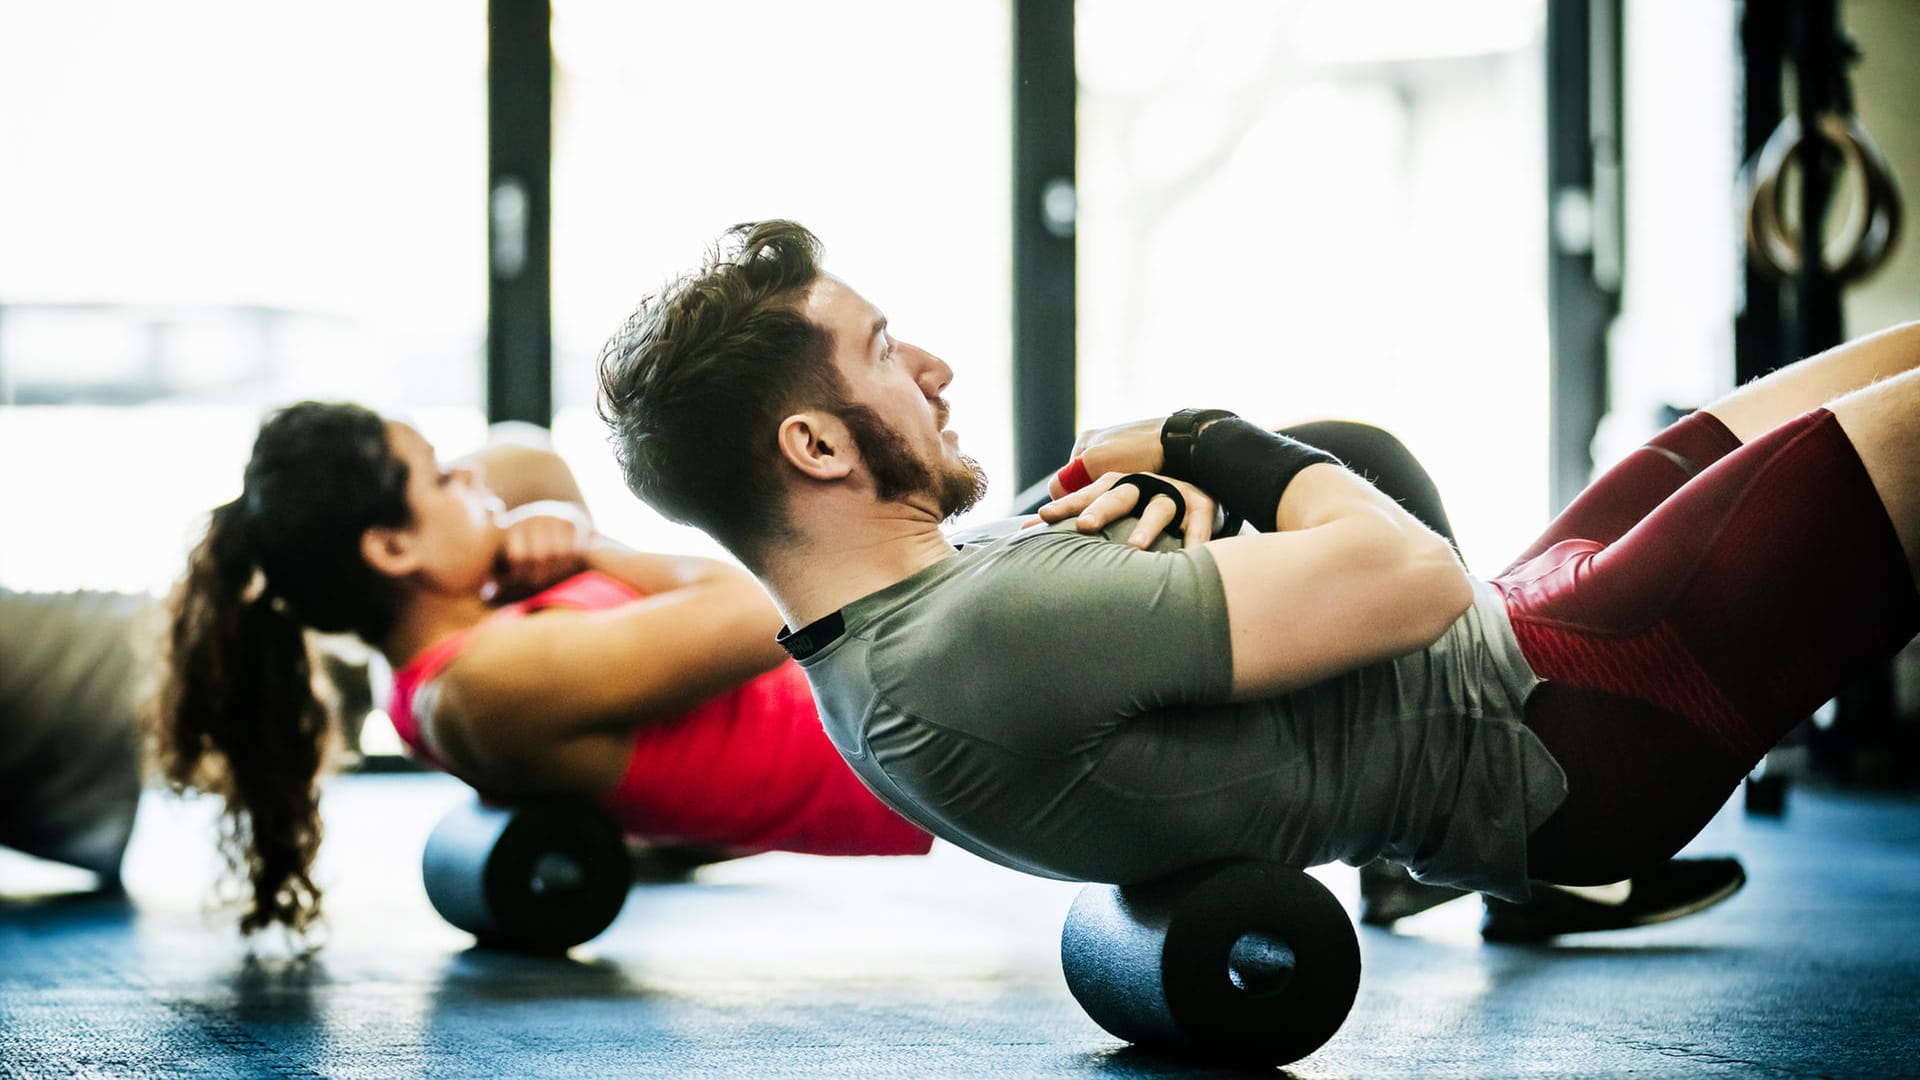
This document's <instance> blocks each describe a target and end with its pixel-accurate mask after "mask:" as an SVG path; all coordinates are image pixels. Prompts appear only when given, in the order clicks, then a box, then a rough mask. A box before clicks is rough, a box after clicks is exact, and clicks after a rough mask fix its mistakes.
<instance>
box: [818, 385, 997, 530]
mask: <svg viewBox="0 0 1920 1080" xmlns="http://www.w3.org/2000/svg"><path fill="white" fill-rule="evenodd" d="M839 416H840V419H841V420H842V421H843V422H844V423H845V424H846V425H847V430H848V431H850V432H852V433H853V446H854V449H856V450H858V451H859V452H860V460H861V461H864V462H866V465H867V471H868V472H870V473H872V474H873V483H874V487H875V488H877V489H878V494H879V496H880V500H881V501H882V502H899V501H901V500H903V499H905V498H906V497H907V496H910V495H925V496H927V497H928V498H930V499H932V500H933V503H934V505H935V506H936V507H938V508H939V511H940V520H942V521H945V520H947V519H948V518H951V517H955V516H957V515H959V514H964V513H966V512H967V511H968V510H971V509H973V507H974V504H976V503H978V502H979V501H980V500H981V498H983V497H984V496H985V495H986V493H987V473H986V470H985V469H982V468H981V467H980V463H979V462H977V461H975V460H973V459H972V458H970V457H966V456H964V455H962V456H961V458H960V460H959V461H958V462H956V463H952V464H949V463H948V462H946V461H939V462H935V463H933V464H929V463H928V462H926V461H925V460H923V459H922V458H921V457H920V456H919V455H918V454H915V453H914V452H913V446H912V445H911V444H909V443H908V442H907V440H906V438H905V437H904V436H902V435H901V434H900V433H899V432H898V431H895V430H894V429H893V428H891V427H889V426H888V425H887V422H886V421H884V420H882V419H880V416H879V414H877V413H875V412H874V411H873V410H872V409H869V408H867V407H866V406H864V405H846V406H843V407H842V408H841V409H840V410H839Z"/></svg>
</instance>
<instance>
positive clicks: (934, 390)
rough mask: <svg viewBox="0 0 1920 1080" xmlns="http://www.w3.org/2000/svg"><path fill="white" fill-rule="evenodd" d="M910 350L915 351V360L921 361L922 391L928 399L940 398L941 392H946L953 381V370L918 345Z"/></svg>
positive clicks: (943, 361) (920, 379)
mask: <svg viewBox="0 0 1920 1080" xmlns="http://www.w3.org/2000/svg"><path fill="white" fill-rule="evenodd" d="M908 348H910V349H912V350H913V351H914V353H915V357H914V358H915V359H916V360H918V361H919V365H920V370H919V382H920V389H921V391H922V392H923V393H925V394H926V395H927V396H928V397H939V396H940V392H941V391H943V390H945V389H946V388H947V384H948V383H951V382H952V381H953V369H952V368H950V367H948V366H947V362H946V361H945V360H942V359H940V358H939V357H937V356H935V355H933V354H932V353H930V352H928V351H927V350H925V349H922V348H920V347H919V346H917V345H910V346H908Z"/></svg>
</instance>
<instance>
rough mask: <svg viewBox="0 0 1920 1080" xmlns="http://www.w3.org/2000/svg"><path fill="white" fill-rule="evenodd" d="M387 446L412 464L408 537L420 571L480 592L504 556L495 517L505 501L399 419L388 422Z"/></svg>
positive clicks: (444, 583)
mask: <svg viewBox="0 0 1920 1080" xmlns="http://www.w3.org/2000/svg"><path fill="white" fill-rule="evenodd" d="M387 444H388V446H389V448H390V449H391V450H392V452H393V455H394V456H395V457H397V458H399V459H400V460H401V461H403V462H405V463H406V466H407V509H408V510H409V511H410V512H411V513H412V515H413V523H412V524H411V525H410V526H408V527H407V529H406V530H404V531H405V533H406V534H407V538H408V541H409V542H410V543H411V545H412V547H413V553H414V555H415V557H416V558H417V559H418V561H419V568H418V572H419V573H421V574H423V575H424V576H425V577H426V578H427V579H428V580H429V581H431V582H433V583H434V584H436V585H438V586H441V587H443V588H446V589H448V590H450V591H456V592H470V591H475V590H479V589H481V588H482V587H484V586H485V585H486V584H487V582H488V581H490V580H491V579H492V577H493V574H494V569H495V566H494V564H495V560H496V559H497V558H498V556H499V553H500V538H501V531H500V527H499V526H498V525H496V524H495V514H496V512H497V511H498V510H499V509H500V508H501V507H500V500H499V499H498V498H497V497H495V496H494V494H493V493H492V492H490V491H488V490H487V489H486V486H485V485H484V484H482V483H481V482H480V480H479V478H478V477H476V476H474V474H473V472H472V470H470V469H465V468H453V469H448V468H443V467H442V466H441V464H440V460H439V458H438V457H436V456H435V455H434V452H433V444H432V443H429V442H428V441H427V440H426V439H424V438H422V437H421V435H420V433H419V432H417V431H415V430H413V428H411V427H408V426H407V425H406V424H403V423H400V422H399V421H397V420H389V421H388V422H387Z"/></svg>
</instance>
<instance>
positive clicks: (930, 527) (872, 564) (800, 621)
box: [760, 508, 954, 630]
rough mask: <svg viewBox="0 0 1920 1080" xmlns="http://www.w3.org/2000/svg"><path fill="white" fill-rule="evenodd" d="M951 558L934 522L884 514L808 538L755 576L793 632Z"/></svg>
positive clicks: (951, 549) (909, 516) (916, 516)
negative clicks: (762, 584)
mask: <svg viewBox="0 0 1920 1080" xmlns="http://www.w3.org/2000/svg"><path fill="white" fill-rule="evenodd" d="M882 509H883V510H885V509H886V508H882ZM953 553H954V548H953V545H952V544H950V543H948V542H947V538H946V536H945V535H944V534H943V533H941V531H940V523H939V522H938V521H932V520H929V519H927V518H926V517H925V516H924V515H918V514H906V515H894V514H888V513H884V512H883V513H880V514H877V515H875V516H872V517H869V518H867V519H866V520H863V521H857V522H851V523H845V524H840V525H838V526H836V527H833V528H828V529H823V530H819V531H817V532H815V533H812V534H811V535H808V536H807V539H804V540H802V541H801V542H799V543H797V544H795V545H793V546H792V547H790V548H788V549H787V550H786V551H784V552H782V553H781V554H780V555H779V556H778V557H777V558H775V559H773V560H770V562H769V565H768V566H767V568H766V569H765V571H764V572H762V574H761V575H760V577H761V581H762V583H764V584H765V585H766V587H767V591H768V592H769V593H771V594H772V596H773V602H774V605H775V606H776V607H778V608H779V609H780V616H781V618H783V619H785V620H786V624H787V626H788V627H790V628H792V629H795V630H798V629H799V628H801V627H803V626H806V625H807V624H809V623H811V622H813V621H815V620H816V619H821V618H825V617H826V616H828V615H831V614H832V613H834V612H836V611H838V610H840V609H841V608H843V607H846V606H847V605H848V604H850V603H852V602H853V601H855V600H858V599H860V598H861V597H863V596H868V595H871V594H873V593H876V592H879V591H880V590H881V589H884V588H886V587H888V586H890V585H896V584H898V583H900V582H902V581H905V580H906V579H907V578H910V577H912V576H913V575H914V574H917V573H919V572H920V571H922V570H925V569H926V568H927V567H929V566H933V565H935V564H937V563H939V562H940V561H941V560H943V559H947V558H950V557H952V555H953Z"/></svg>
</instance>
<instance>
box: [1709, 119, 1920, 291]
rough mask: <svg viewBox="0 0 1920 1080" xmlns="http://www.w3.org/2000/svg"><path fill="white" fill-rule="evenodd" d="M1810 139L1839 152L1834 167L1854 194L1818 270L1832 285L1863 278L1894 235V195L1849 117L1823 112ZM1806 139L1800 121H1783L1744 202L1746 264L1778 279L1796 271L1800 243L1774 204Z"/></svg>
mask: <svg viewBox="0 0 1920 1080" xmlns="http://www.w3.org/2000/svg"><path fill="white" fill-rule="evenodd" d="M1814 135H1815V137H1817V138H1819V139H1822V140H1824V141H1825V142H1827V143H1828V144H1829V145H1831V146H1833V147H1834V148H1835V149H1837V150H1839V151H1840V155H1841V163H1842V167H1843V168H1846V167H1847V166H1851V169H1849V170H1848V173H1849V175H1850V176H1851V177H1852V178H1853V185H1854V191H1855V196H1854V199H1853V200H1852V205H1851V206H1850V207H1849V212H1848V214H1847V220H1846V223H1845V224H1844V226H1843V227H1842V228H1841V230H1840V234H1839V235H1838V236H1836V237H1835V238H1834V240H1833V241H1832V242H1831V243H1829V244H1826V245H1825V246H1824V250H1823V251H1822V252H1821V263H1822V268H1823V269H1824V270H1825V271H1826V272H1827V274H1829V275H1830V276H1831V277H1833V278H1834V279H1835V280H1836V281H1841V282H1847V281H1854V280H1857V279H1859V278H1862V277H1865V276H1866V275H1868V274H1870V273H1872V272H1873V271H1875V270H1877V269H1879V268H1880V266H1881V265H1882V264H1884V263H1885V262H1886V259H1887V256H1888V254H1889V253H1890V252H1891V251H1892V249H1893V242H1894V240H1895V238H1896V237H1897V236H1898V235H1899V231H1900V193H1899V189H1898V188H1897V187H1896V186H1895V185H1894V182H1893V172H1892V170H1891V169H1890V168H1889V167H1888V165H1887V162H1886V158H1885V157H1884V156H1883V155H1882V154H1881V153H1880V149H1879V147H1878V146H1876V145H1874V142H1873V140H1872V138H1871V137H1869V136H1868V135H1867V133H1866V130H1865V129H1864V128H1862V127H1861V126H1860V125H1859V123H1858V122H1856V121H1855V120H1854V119H1853V118H1852V117H1848V116H1842V115H1841V114H1839V113H1824V114H1822V115H1821V117H1820V119H1819V121H1818V123H1816V124H1815V126H1814ZM1805 139H1806V135H1805V133H1804V132H1803V131H1802V129H1801V126H1800V120H1799V118H1798V117H1795V116H1788V117H1787V118H1786V119H1784V120H1782V121H1781V122H1780V126H1779V127H1777V128H1775V129H1774V132H1773V134H1772V135H1771V136H1769V137H1768V138H1767V142H1766V145H1764V146H1763V147H1761V150H1760V153H1759V155H1758V157H1757V159H1756V162H1755V165H1754V169H1753V176H1754V177H1755V182H1754V186H1753V194H1752V197H1751V198H1750V199H1749V200H1748V202H1747V215H1746V231H1747V250H1748V251H1749V252H1751V253H1752V255H1753V258H1754V261H1755V262H1757V263H1759V264H1760V266H1761V267H1762V268H1763V269H1765V270H1767V271H1768V272H1769V273H1771V274H1773V275H1774V276H1775V277H1779V278H1790V277H1794V276H1796V275H1797V274H1799V272H1800V266H1801V251H1802V248H1803V246H1804V245H1803V244H1802V242H1801V241H1800V240H1796V239H1795V238H1793V236H1792V235H1791V234H1790V233H1789V231H1788V229H1787V226H1786V219H1785V214H1784V212H1783V210H1782V208H1781V206H1780V201H1781V198H1782V196H1783V195H1784V193H1785V190H1786V188H1785V185H1784V184H1783V183H1782V182H1781V181H1782V179H1783V178H1784V176H1785V173H1786V169H1787V166H1788V164H1789V163H1790V162H1791V161H1792V160H1793V157H1794V154H1795V152H1796V151H1798V150H1799V148H1800V145H1801V143H1802V142H1804V141H1805Z"/></svg>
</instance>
